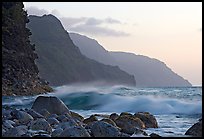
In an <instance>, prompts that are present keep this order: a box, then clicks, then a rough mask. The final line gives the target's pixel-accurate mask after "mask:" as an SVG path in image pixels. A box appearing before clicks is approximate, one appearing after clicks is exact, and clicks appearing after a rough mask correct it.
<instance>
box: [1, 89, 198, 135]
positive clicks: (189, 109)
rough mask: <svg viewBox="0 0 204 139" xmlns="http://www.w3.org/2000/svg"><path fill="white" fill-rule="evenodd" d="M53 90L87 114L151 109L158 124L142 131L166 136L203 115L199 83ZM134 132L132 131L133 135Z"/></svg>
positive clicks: (18, 102) (28, 100) (26, 102)
mask: <svg viewBox="0 0 204 139" xmlns="http://www.w3.org/2000/svg"><path fill="white" fill-rule="evenodd" d="M54 90H55V91H54V93H48V94H43V95H47V96H57V97H58V98H60V99H61V100H62V101H63V102H64V103H65V104H66V105H67V106H68V108H69V109H70V110H72V111H74V112H77V113H79V114H81V115H82V116H84V117H85V118H86V117H89V116H90V115H91V114H96V113H97V114H111V113H118V114H120V113H121V112H129V113H132V114H134V113H136V112H150V113H151V114H153V115H154V116H155V117H156V119H157V122H158V126H159V128H148V129H146V130H145V131H146V132H147V133H148V134H150V133H153V132H154V133H157V134H159V135H161V136H165V137H177V136H178V137H180V136H185V135H184V134H185V132H186V131H187V130H188V129H189V128H190V127H191V126H192V125H193V124H194V123H196V122H198V119H200V118H201V117H202V87H166V88H137V87H126V86H112V87H105V86H104V87H103V86H91V85H89V86H87V85H72V86H60V87H55V88H54ZM35 98H37V96H10V97H7V96H3V97H2V106H3V107H4V106H6V105H8V106H10V107H15V108H31V106H32V104H33V102H34V100H35ZM134 136H136V135H133V137H134Z"/></svg>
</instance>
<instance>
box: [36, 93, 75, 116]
mask: <svg viewBox="0 0 204 139" xmlns="http://www.w3.org/2000/svg"><path fill="white" fill-rule="evenodd" d="M32 109H34V110H35V111H36V112H40V110H42V109H46V110H48V111H49V113H51V114H58V115H61V114H64V113H68V114H71V113H70V111H69V109H68V108H67V106H66V105H65V104H64V103H63V102H62V101H61V100H60V99H59V98H57V97H55V96H39V97H37V98H36V100H35V101H34V103H33V106H32Z"/></svg>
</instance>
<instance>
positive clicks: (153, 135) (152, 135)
mask: <svg viewBox="0 0 204 139" xmlns="http://www.w3.org/2000/svg"><path fill="white" fill-rule="evenodd" d="M149 136H150V137H162V136H160V135H158V134H156V133H151V134H150V135H149Z"/></svg>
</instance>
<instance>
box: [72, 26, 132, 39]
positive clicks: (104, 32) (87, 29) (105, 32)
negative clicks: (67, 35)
mask: <svg viewBox="0 0 204 139" xmlns="http://www.w3.org/2000/svg"><path fill="white" fill-rule="evenodd" d="M69 30H70V31H74V32H83V33H87V34H92V35H93V34H94V35H100V36H116V37H119V36H129V35H130V34H129V33H125V32H123V31H116V30H113V29H109V28H105V27H100V26H90V25H86V24H81V25H78V26H75V27H70V28H69Z"/></svg>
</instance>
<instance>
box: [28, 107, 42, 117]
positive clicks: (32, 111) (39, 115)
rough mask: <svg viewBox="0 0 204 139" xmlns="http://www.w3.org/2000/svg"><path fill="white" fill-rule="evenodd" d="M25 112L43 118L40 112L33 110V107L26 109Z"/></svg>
mask: <svg viewBox="0 0 204 139" xmlns="http://www.w3.org/2000/svg"><path fill="white" fill-rule="evenodd" d="M27 113H28V114H30V115H31V116H32V117H33V118H34V119H37V118H44V117H43V116H42V115H41V114H40V113H38V112H36V111H34V110H33V109H29V110H27Z"/></svg>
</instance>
